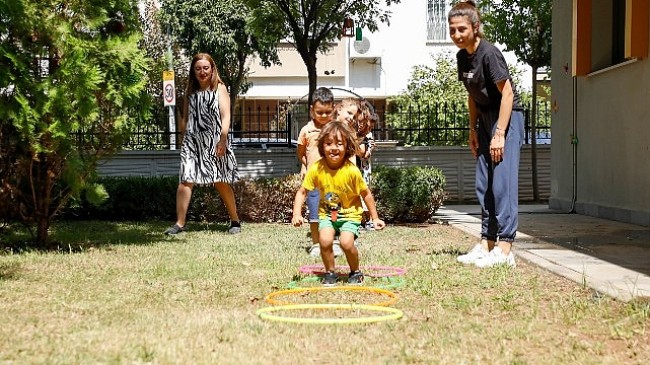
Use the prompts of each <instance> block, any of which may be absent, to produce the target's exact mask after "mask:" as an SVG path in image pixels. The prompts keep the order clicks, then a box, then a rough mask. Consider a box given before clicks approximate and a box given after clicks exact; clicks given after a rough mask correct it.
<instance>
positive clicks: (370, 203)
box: [361, 189, 386, 230]
mask: <svg viewBox="0 0 650 365" xmlns="http://www.w3.org/2000/svg"><path fill="white" fill-rule="evenodd" d="M361 197H362V198H363V201H364V202H366V207H368V213H369V214H370V219H372V223H373V224H374V225H375V229H377V230H381V229H383V228H384V227H386V223H384V221H383V220H381V219H379V214H378V213H377V205H376V204H375V198H374V197H373V196H372V192H371V191H370V189H366V190H363V191H361Z"/></svg>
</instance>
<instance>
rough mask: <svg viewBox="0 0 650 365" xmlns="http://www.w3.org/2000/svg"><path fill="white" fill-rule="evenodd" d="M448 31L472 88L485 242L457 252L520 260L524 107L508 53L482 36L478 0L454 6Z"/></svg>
mask: <svg viewBox="0 0 650 365" xmlns="http://www.w3.org/2000/svg"><path fill="white" fill-rule="evenodd" d="M448 22H449V34H450V36H451V39H452V40H453V41H454V44H456V46H458V48H460V50H459V51H458V53H457V54H456V60H457V62H458V79H459V80H460V81H462V82H463V84H464V85H465V88H466V89H467V91H468V93H469V97H468V99H467V102H468V106H469V117H470V125H469V130H470V132H469V146H470V148H471V150H472V153H473V154H474V156H475V157H476V158H477V161H476V195H477V198H478V200H479V203H480V204H481V210H482V211H481V216H482V225H481V242H480V243H478V244H477V245H476V246H475V247H474V248H473V249H472V250H470V251H469V252H468V253H467V254H465V255H461V256H459V257H458V261H460V262H462V263H473V264H475V265H476V266H478V267H491V266H495V265H503V264H505V265H509V266H512V267H514V266H515V258H514V255H513V254H512V252H511V249H512V243H513V241H514V239H515V234H516V232H517V224H518V219H517V218H518V195H519V194H518V177H519V176H518V172H519V152H520V149H521V144H522V141H523V134H524V125H523V113H522V111H521V107H520V105H519V98H518V95H517V93H516V91H515V88H514V86H513V84H512V80H511V78H510V73H509V71H508V65H507V64H506V61H505V59H504V58H503V54H501V51H499V50H498V49H497V48H496V47H495V46H494V45H492V44H490V43H489V42H487V41H485V40H484V39H483V35H482V33H481V21H480V15H479V12H478V10H477V8H476V5H475V4H474V2H473V1H465V2H461V3H458V4H456V5H455V6H454V7H452V9H451V10H450V11H449V14H448Z"/></svg>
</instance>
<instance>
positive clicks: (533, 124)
mask: <svg viewBox="0 0 650 365" xmlns="http://www.w3.org/2000/svg"><path fill="white" fill-rule="evenodd" d="M532 69H533V72H532V73H533V83H532V85H533V95H532V101H531V103H532V105H531V111H530V114H531V116H530V134H531V137H530V147H531V150H530V152H531V165H532V170H533V200H534V201H536V202H537V201H539V187H538V185H537V67H535V66H533V68H532Z"/></svg>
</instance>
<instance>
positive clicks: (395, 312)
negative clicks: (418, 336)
mask: <svg viewBox="0 0 650 365" xmlns="http://www.w3.org/2000/svg"><path fill="white" fill-rule="evenodd" d="M301 309H350V310H367V311H375V312H385V313H389V314H387V315H383V316H370V317H360V318H300V317H283V316H278V315H274V314H271V312H281V311H290V310H301ZM256 314H257V315H258V316H259V317H260V318H262V319H268V320H270V321H277V322H289V323H306V324H355V323H373V322H382V321H389V320H392V319H400V318H401V317H402V316H403V315H404V312H402V311H401V310H399V309H396V308H391V307H382V306H376V305H365V304H287V305H280V306H275V307H264V308H260V309H258V310H257V312H256Z"/></svg>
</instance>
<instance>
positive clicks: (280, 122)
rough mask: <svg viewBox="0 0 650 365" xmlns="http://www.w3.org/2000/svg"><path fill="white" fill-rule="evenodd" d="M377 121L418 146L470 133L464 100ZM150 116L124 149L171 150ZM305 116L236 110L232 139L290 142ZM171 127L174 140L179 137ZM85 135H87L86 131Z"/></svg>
mask: <svg viewBox="0 0 650 365" xmlns="http://www.w3.org/2000/svg"><path fill="white" fill-rule="evenodd" d="M376 112H377V114H378V115H379V119H380V122H379V123H378V125H376V126H375V129H374V130H373V134H374V136H375V139H376V140H378V141H385V140H390V141H396V142H397V143H398V144H407V145H420V146H461V145H466V144H467V139H468V135H469V129H468V123H467V119H468V112H467V106H466V105H465V104H446V103H440V104H433V105H427V106H426V107H416V106H413V107H409V108H406V109H403V110H401V111H395V110H390V111H387V110H385V109H377V110H376ZM524 115H525V141H524V143H525V144H530V143H531V139H532V138H531V137H532V131H531V129H532V128H531V125H530V124H531V123H530V120H531V118H530V108H527V109H525V110H524ZM154 119H155V120H153V121H141V122H137V123H134V124H135V125H134V128H133V129H132V133H131V135H130V137H129V139H128V141H127V142H126V143H125V144H124V149H126V150H163V149H170V140H172V138H170V137H171V135H172V134H171V133H170V132H169V129H168V119H167V117H165V116H162V117H158V118H154ZM308 120H309V117H308V108H307V107H306V105H304V104H297V105H292V106H291V108H290V109H289V108H287V107H286V106H285V107H278V108H246V109H236V110H235V113H234V114H233V116H232V126H233V127H232V128H231V129H232V136H233V137H234V138H237V139H260V140H266V141H272V142H276V143H275V144H276V145H278V144H281V143H282V142H286V143H287V146H290V145H291V140H295V139H297V137H298V133H299V131H300V128H302V127H303V126H304V125H305V124H306V123H307V122H308ZM178 134H179V133H178V132H176V139H175V140H176V141H178V140H179V138H178V137H179V136H178ZM535 135H536V137H537V138H536V142H537V144H549V143H551V113H550V103H549V102H539V103H538V105H537V123H536V133H535ZM86 137H88V136H87V135H86Z"/></svg>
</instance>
